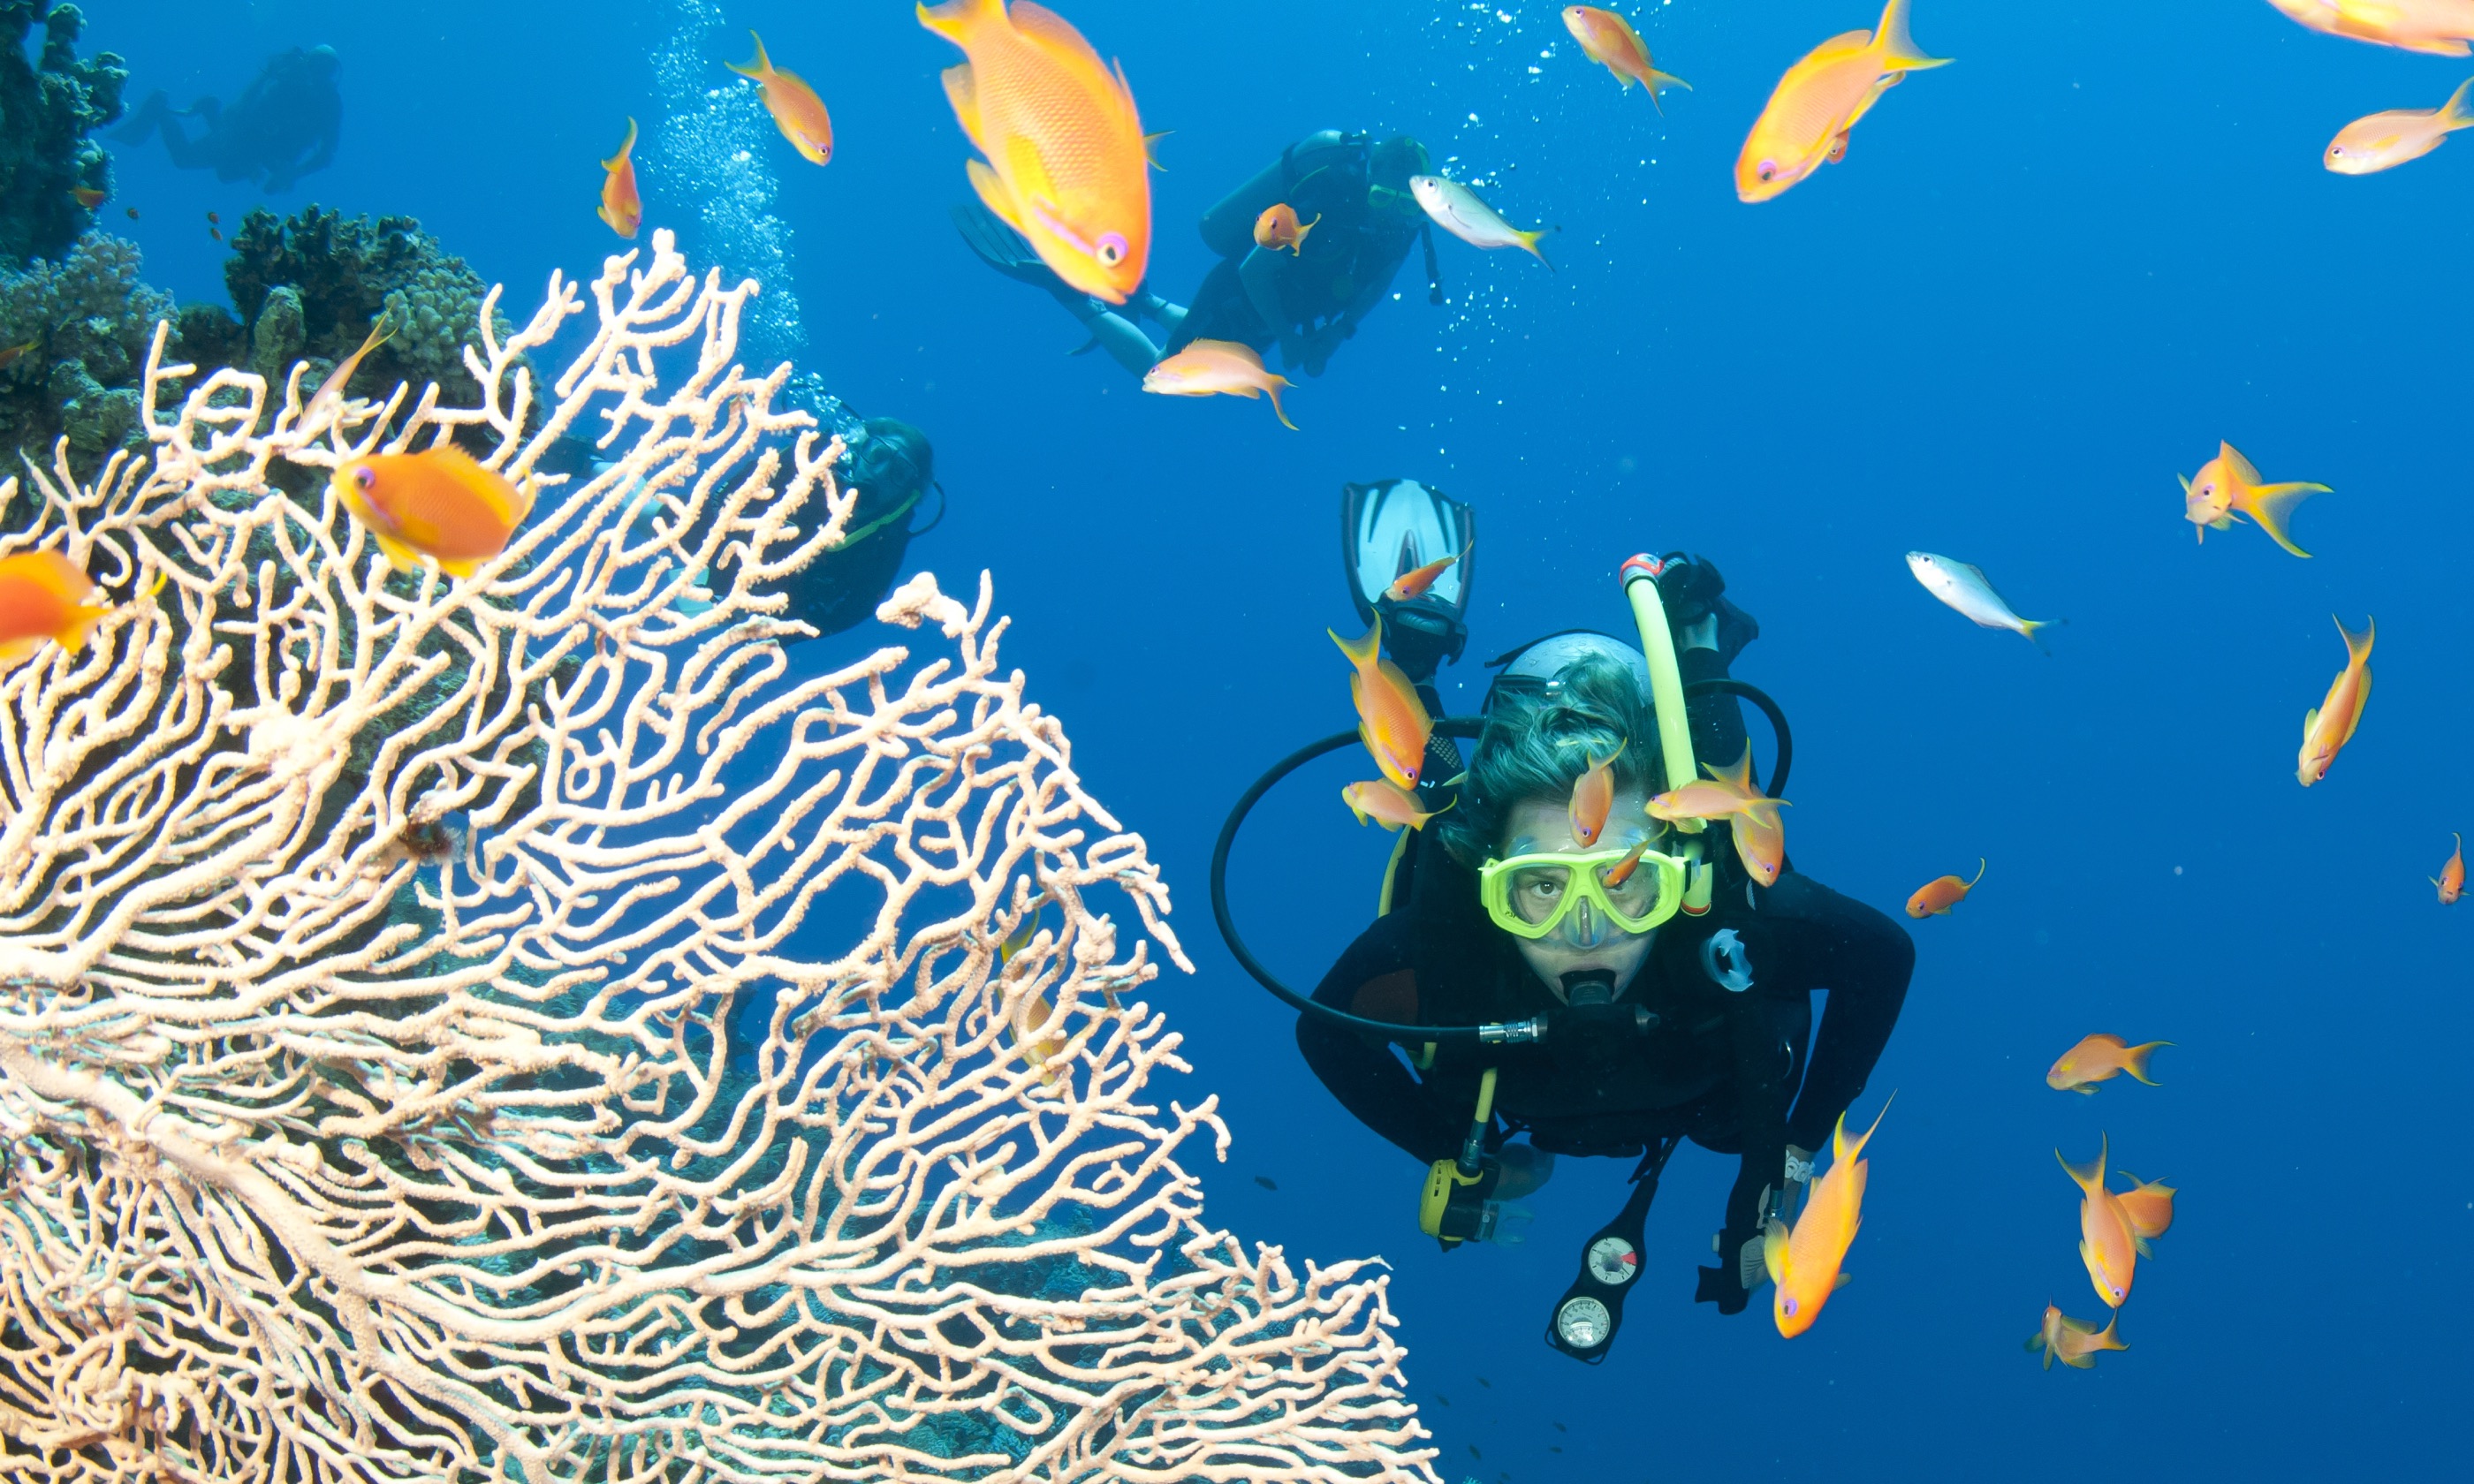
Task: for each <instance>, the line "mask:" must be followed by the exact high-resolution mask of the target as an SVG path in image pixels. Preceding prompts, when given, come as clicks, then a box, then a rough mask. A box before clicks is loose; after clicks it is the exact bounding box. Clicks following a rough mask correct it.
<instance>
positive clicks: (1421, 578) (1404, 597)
mask: <svg viewBox="0 0 2474 1484" xmlns="http://www.w3.org/2000/svg"><path fill="white" fill-rule="evenodd" d="M1476 544H1477V542H1476V541H1474V540H1472V541H1470V542H1469V544H1468V546H1464V547H1462V548H1461V549H1460V554H1459V555H1458V556H1452V557H1443V558H1439V559H1437V560H1435V561H1433V562H1427V563H1426V564H1425V565H1424V566H1421V567H1419V568H1417V569H1415V570H1413V571H1408V572H1403V573H1401V574H1400V575H1399V576H1398V577H1395V578H1394V579H1393V580H1392V586H1389V587H1386V588H1384V589H1383V595H1384V596H1385V597H1387V598H1390V599H1391V600H1392V601H1393V602H1395V603H1406V602H1408V601H1409V600H1410V599H1411V598H1418V597H1423V596H1425V592H1426V589H1427V588H1429V587H1432V586H1435V579H1436V578H1438V577H1441V576H1443V574H1444V573H1445V572H1447V571H1449V570H1450V569H1451V566H1452V563H1454V562H1459V561H1461V560H1462V559H1463V558H1466V557H1467V555H1468V554H1469V547H1471V546H1475V545H1476Z"/></svg>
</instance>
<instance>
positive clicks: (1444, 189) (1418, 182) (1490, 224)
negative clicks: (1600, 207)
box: [1409, 176, 1555, 270]
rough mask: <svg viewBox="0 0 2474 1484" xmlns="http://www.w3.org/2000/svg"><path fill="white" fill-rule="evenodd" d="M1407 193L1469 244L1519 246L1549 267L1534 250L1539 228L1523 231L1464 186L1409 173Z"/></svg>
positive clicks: (1536, 244) (1495, 246)
mask: <svg viewBox="0 0 2474 1484" xmlns="http://www.w3.org/2000/svg"><path fill="white" fill-rule="evenodd" d="M1409 194H1410V195H1412V196H1415V197H1417V198H1418V204H1419V205H1420V206H1422V207H1424V208H1425V211H1426V215H1428V216H1429V217H1432V218H1433V219H1434V222H1435V225H1436V226H1437V227H1442V228H1443V230H1445V231H1447V232H1449V233H1451V234H1452V235H1453V236H1455V237H1458V238H1459V239H1460V240H1461V241H1463V242H1466V243H1467V244H1468V245H1469V246H1470V247H1472V248H1519V249H1522V250H1524V251H1527V252H1528V253H1529V254H1530V255H1531V256H1532V257H1535V258H1536V259H1538V261H1540V262H1541V263H1546V266H1547V268H1548V269H1549V270H1552V269H1553V268H1554V266H1555V265H1554V264H1553V263H1549V262H1547V261H1546V254H1545V253H1543V252H1540V251H1538V239H1539V238H1540V237H1543V236H1545V235H1546V233H1545V232H1544V231H1543V230H1540V231H1534V232H1524V231H1522V230H1521V229H1520V228H1519V227H1515V226H1513V225H1512V224H1511V223H1510V222H1507V221H1505V220H1504V219H1503V218H1502V216H1501V215H1500V214H1499V213H1497V212H1496V211H1495V209H1494V208H1493V207H1492V206H1490V205H1488V204H1487V203H1485V202H1482V201H1480V200H1478V199H1477V196H1476V194H1475V193H1474V192H1472V191H1471V190H1470V189H1469V188H1468V187H1467V186H1466V185H1462V184H1459V183H1458V182H1456V181H1452V180H1444V179H1443V177H1442V176H1411V177H1410V178H1409Z"/></svg>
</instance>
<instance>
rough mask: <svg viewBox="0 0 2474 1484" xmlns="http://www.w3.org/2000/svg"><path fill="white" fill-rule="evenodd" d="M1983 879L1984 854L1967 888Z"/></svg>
mask: <svg viewBox="0 0 2474 1484" xmlns="http://www.w3.org/2000/svg"><path fill="white" fill-rule="evenodd" d="M1983 879H1984V857H1983V856H1981V855H1979V856H1977V857H1976V879H1975V880H1974V881H1970V882H1968V883H1967V889H1968V890H1969V891H1971V892H1972V891H1974V890H1976V882H1977V881H1981V880H1983ZM2160 1044H2161V1042H2160Z"/></svg>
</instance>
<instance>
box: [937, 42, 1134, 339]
mask: <svg viewBox="0 0 2474 1484" xmlns="http://www.w3.org/2000/svg"><path fill="white" fill-rule="evenodd" d="M918 13H919V24H921V25H922V26H925V27H927V28H928V29H929V30H931V31H933V32H934V33H936V34H937V35H938V36H943V37H944V38H945V39H946V40H948V41H951V42H953V43H954V44H955V45H956V46H958V47H960V48H961V49H962V52H963V54H964V55H965V56H966V57H968V58H969V59H970V60H968V61H966V62H964V63H963V64H962V65H960V66H958V67H948V68H946V69H945V73H944V78H945V97H946V99H947V101H948V102H950V103H952V104H953V106H954V117H955V118H956V119H958V120H959V121H960V123H961V126H962V132H964V133H966V134H968V135H970V138H971V143H972V145H973V146H974V147H976V148H977V149H978V150H979V152H980V153H981V154H982V155H984V156H987V158H986V160H985V161H984V162H982V161H981V160H976V159H975V160H972V161H971V162H970V164H969V167H968V168H969V171H970V177H971V188H972V189H973V190H975V191H977V192H979V194H980V200H981V201H982V202H983V203H985V204H986V205H987V208H988V209H989V210H990V211H993V212H995V213H996V214H997V215H998V216H999V217H1000V218H1002V219H1003V220H1004V222H1005V224H1006V225H1007V227H1012V228H1013V229H1014V230H1015V231H1017V232H1020V233H1021V234H1022V235H1023V238H1024V240H1025V241H1027V242H1029V243H1030V244H1031V249H1032V251H1036V252H1037V253H1038V254H1039V257H1040V261H1042V262H1044V263H1046V264H1047V265H1048V266H1049V267H1050V268H1051V269H1053V270H1055V274H1056V275H1057V276H1058V277H1060V278H1062V279H1064V280H1065V281H1066V282H1067V283H1068V284H1069V285H1071V286H1073V287H1074V288H1076V289H1079V290H1080V291H1081V292H1083V293H1085V294H1088V295H1091V296H1092V297H1093V298H1095V299H1105V300H1107V301H1108V302H1109V303H1112V304H1122V303H1124V302H1125V301H1126V298H1127V296H1128V295H1129V294H1131V293H1132V292H1133V291H1134V290H1135V289H1136V288H1138V287H1140V286H1141V284H1142V281H1143V273H1144V270H1145V269H1146V267H1147V266H1148V265H1149V264H1150V262H1151V251H1152V185H1151V179H1150V177H1149V176H1148V175H1147V174H1146V171H1148V169H1149V168H1150V164H1151V161H1150V157H1149V156H1147V155H1146V154H1145V153H1144V146H1143V125H1142V120H1141V118H1140V117H1139V116H1138V115H1137V114H1136V113H1135V111H1134V93H1133V89H1132V88H1131V87H1129V86H1128V85H1127V83H1126V74H1125V69H1124V68H1123V67H1117V68H1114V69H1112V68H1110V67H1109V66H1108V64H1107V63H1105V62H1104V61H1102V60H1100V54H1099V53H1098V52H1095V51H1093V50H1092V49H1091V43H1090V42H1088V41H1085V40H1083V39H1082V34H1081V33H1080V32H1079V31H1076V30H1075V29H1074V28H1073V27H1072V26H1070V25H1068V24H1066V22H1065V20H1064V18H1063V17H1062V16H1060V15H1058V14H1056V13H1055V12H1053V11H1050V10H1047V9H1045V8H1044V7H1041V6H1038V5H1034V4H1032V3H1031V0H1015V3H1014V6H1013V9H1012V12H1011V13H1009V14H1008V13H1007V9H1006V3H1005V0H945V3H944V4H942V5H934V6H931V5H924V4H923V5H921V6H920V7H919V8H918Z"/></svg>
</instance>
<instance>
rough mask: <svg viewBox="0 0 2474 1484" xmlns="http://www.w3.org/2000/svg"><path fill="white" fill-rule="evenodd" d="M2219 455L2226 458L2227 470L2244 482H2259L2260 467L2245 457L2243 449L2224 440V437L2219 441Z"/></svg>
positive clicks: (2247, 483) (2253, 483)
mask: <svg viewBox="0 0 2474 1484" xmlns="http://www.w3.org/2000/svg"><path fill="white" fill-rule="evenodd" d="M2217 457H2218V458H2219V459H2222V460H2224V461H2225V468H2226V471H2227V472H2229V473H2231V474H2232V475H2233V476H2234V477H2235V478H2236V479H2239V480H2241V481H2242V482H2243V483H2244V484H2246V485H2255V484H2258V483H2259V470H2258V468H2257V467H2254V466H2253V465H2252V464H2251V462H2250V461H2249V460H2248V459H2245V458H2244V457H2243V456H2242V452H2241V450H2240V449H2237V448H2236V447H2234V445H2233V444H2231V443H2226V442H2224V441H2223V440H2222V439H2219V440H2218V441H2217Z"/></svg>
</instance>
